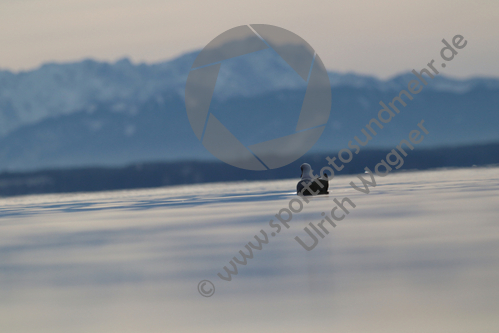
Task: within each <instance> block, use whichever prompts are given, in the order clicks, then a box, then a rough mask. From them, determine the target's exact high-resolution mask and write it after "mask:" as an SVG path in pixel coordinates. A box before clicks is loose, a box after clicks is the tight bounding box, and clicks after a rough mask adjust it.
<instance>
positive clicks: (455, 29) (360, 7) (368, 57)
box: [0, 0, 499, 78]
mask: <svg viewBox="0 0 499 333" xmlns="http://www.w3.org/2000/svg"><path fill="white" fill-rule="evenodd" d="M252 23H266V24H272V25H277V26H280V27H282V28H286V29H288V30H291V31H293V32H294V33H296V34H298V35H300V36H301V37H303V38H304V39H305V40H307V41H308V42H309V43H310V44H311V45H312V47H314V49H315V50H316V51H317V52H318V54H319V55H320V56H321V58H322V59H323V61H324V63H325V65H326V67H327V68H328V69H331V70H337V71H341V72H346V71H354V72H357V73H364V74H374V75H377V76H380V77H383V78H386V77H389V76H392V75H395V74H397V73H400V72H402V71H406V70H411V69H412V68H419V67H423V66H425V65H426V63H427V62H428V61H429V60H431V59H433V58H437V57H438V56H439V55H438V54H439V51H440V49H441V47H442V43H441V40H442V38H446V39H447V40H451V38H452V37H453V36H454V35H456V34H461V35H463V36H464V37H465V38H466V40H467V41H468V45H467V46H466V48H464V49H463V50H461V51H460V52H459V55H458V56H457V57H456V59H454V60H453V61H452V63H449V66H447V68H446V69H445V73H446V74H448V75H451V76H459V77H469V76H476V75H485V76H499V64H498V60H497V59H499V1H498V0H481V1H462V0H443V1H438V0H419V1H400V0H397V1H390V0H376V1H359V0H348V1H347V0H345V1H331V0H325V1H321V0H316V1H303V0H292V1H287V2H284V1H277V0H252V1H234V0H232V1H223V0H211V1H202V0H182V1H178V0H163V1H161V0H141V1H138V0H79V1H74V0H2V1H1V2H0V45H1V52H0V68H2V69H10V70H16V71H17V70H25V69H32V68H35V67H37V66H39V65H40V64H42V63H45V62H49V61H51V62H54V61H56V62H63V61H64V62H67V61H77V60H81V59H83V58H94V59H98V60H106V61H115V60H117V59H119V58H122V57H125V56H126V57H130V58H131V59H132V60H133V61H134V62H147V63H151V62H157V61H161V60H166V59H170V58H172V57H175V56H178V55H180V54H182V53H184V52H188V51H192V50H195V49H198V48H202V47H203V46H204V45H205V44H207V43H208V42H209V41H210V40H211V39H213V38H214V37H216V36H217V35H218V34H220V33H222V32H224V31H225V30H228V29H230V28H232V27H234V26H238V25H242V24H252Z"/></svg>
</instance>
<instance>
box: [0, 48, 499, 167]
mask: <svg viewBox="0 0 499 333" xmlns="http://www.w3.org/2000/svg"><path fill="white" fill-rule="evenodd" d="M197 54H198V52H192V53H187V54H185V55H182V56H180V57H178V58H176V59H173V60H170V61H165V62H160V63H157V64H150V65H148V64H133V63H131V62H130V61H129V60H128V59H126V58H124V59H121V60H119V61H117V62H115V63H106V62H98V61H93V60H84V61H80V62H74V63H64V64H56V63H48V64H45V65H43V66H41V67H40V68H38V69H35V70H31V71H25V72H19V73H13V72H10V71H6V70H3V71H0V170H5V169H12V170H18V169H36V168H47V167H71V166H81V165H115V164H124V163H131V162H137V161H141V160H165V159H166V160H170V159H171V160H176V159H177V160H178V159H182V158H185V159H196V158H202V159H206V158H211V155H209V153H207V152H205V151H204V148H203V147H202V146H201V145H200V144H199V142H197V140H196V138H195V136H194V135H193V133H192V131H191V130H190V126H189V123H188V121H187V117H186V115H185V108H184V106H183V93H184V88H185V82H186V78H187V75H188V73H189V70H190V68H191V65H192V63H193V62H194V59H195V58H196V55H197ZM257 57H258V58H257ZM329 78H330V81H331V87H332V89H333V112H332V116H331V117H330V120H329V123H328V126H329V128H330V129H331V134H330V135H329V136H328V134H327V131H325V134H324V135H323V136H324V137H325V138H321V141H320V142H318V145H317V147H316V149H322V150H325V149H337V148H338V147H343V146H344V145H345V142H344V141H345V140H347V141H348V140H349V139H351V138H350V136H352V135H350V136H349V135H347V132H348V131H350V130H351V131H355V129H357V128H358V129H359V130H360V128H361V127H362V126H363V125H364V123H365V122H366V121H368V120H369V119H370V118H372V117H373V116H375V115H376V113H377V104H378V102H379V100H380V99H383V98H386V99H388V98H390V100H391V98H392V97H393V94H394V93H398V91H400V90H401V89H404V88H405V87H407V82H408V81H410V80H412V79H413V78H414V76H413V75H412V74H411V73H403V74H401V75H398V76H396V77H393V78H391V79H388V80H379V79H377V78H375V77H372V76H365V75H358V74H353V73H347V74H342V73H334V72H330V73H329ZM304 87H305V85H304V82H302V81H300V80H298V79H297V78H296V73H294V72H292V70H290V68H289V67H288V66H287V64H286V63H284V62H283V61H282V59H279V58H276V57H275V56H274V55H273V54H272V53H270V52H261V51H260V52H255V54H254V55H252V56H250V57H238V58H234V59H231V60H229V61H227V62H224V64H223V66H222V69H221V71H220V75H219V78H218V81H217V87H216V90H215V95H214V100H216V101H218V102H217V103H219V104H220V105H222V104H224V103H225V104H224V105H228V104H230V105H232V106H231V107H232V108H235V107H238V105H239V107H240V105H241V103H243V105H246V106H247V105H253V104H254V105H255V106H261V105H260V104H259V103H261V101H262V96H265V98H270V99H276V100H279V101H283V98H284V102H283V106H282V107H287V106H286V103H288V102H289V101H290V100H292V98H286V96H288V95H289V94H291V95H289V96H293V93H292V91H301V90H303V89H304ZM497 95H499V80H498V79H493V78H473V79H467V80H456V79H451V78H449V77H445V76H442V75H439V76H437V77H436V78H435V79H434V80H432V82H431V84H430V85H428V86H427V88H425V93H424V94H421V95H419V96H421V98H419V97H418V98H419V99H420V100H419V101H418V102H417V103H414V104H415V105H414V106H411V107H412V108H414V109H415V110H416V109H418V110H419V108H422V109H421V110H422V111H421V112H422V113H427V112H430V114H429V115H431V114H433V115H435V112H437V113H445V114H448V115H449V117H450V118H449V119H450V121H451V123H452V122H455V123H456V124H461V123H463V122H468V121H470V120H471V119H478V121H479V122H480V124H482V125H483V126H481V125H479V126H475V127H473V133H471V132H470V133H467V134H465V135H464V136H463V135H462V134H461V135H457V134H456V133H455V134H456V135H455V136H452V135H451V132H453V131H452V127H450V129H442V130H441V131H440V132H441V133H440V134H436V135H435V136H436V137H440V138H441V140H437V139H436V140H435V142H433V143H432V144H434V145H438V144H441V145H442V144H453V143H456V144H466V143H474V142H483V141H495V140H499V135H498V134H497V130H494V128H495V129H497V125H499V122H498V121H497V119H498V118H497V114H498V112H497V111H498V107H497V97H496V96H497ZM289 96H288V97H289ZM266 105H268V103H267V104H266ZM335 110H336V111H341V112H340V114H336V115H335ZM408 110H409V108H408ZM267 111H268V110H267ZM258 112H264V111H258ZM258 112H257V113H258ZM411 112H412V111H411ZM473 115H474V116H473ZM255 116H256V115H255ZM473 117H474V118H473ZM437 118H438V117H437ZM440 118H442V117H440ZM440 118H439V119H440ZM274 123H275V122H274ZM274 125H275V124H274ZM491 126H492V127H491ZM399 127H401V128H405V127H406V126H405V125H403V124H401V125H400V126H399ZM262 130H263V129H262ZM266 130H270V129H266ZM455 130H458V129H455ZM277 131H278V130H277ZM342 131H343V132H344V133H343V134H341V133H342ZM400 131H401V132H403V131H402V129H401V130H400ZM395 132H396V133H398V132H399V131H395ZM395 132H394V133H391V134H390V135H392V136H393V135H394V134H395ZM443 133H447V134H445V135H444V134H443ZM256 134H258V133H256ZM256 134H255V135H256ZM342 135H343V136H342ZM355 135H357V132H355ZM390 137H391V136H390ZM389 142H390V139H389V138H388V137H387V138H386V140H384V139H381V140H379V142H377V143H374V145H376V146H387V145H388V144H389Z"/></svg>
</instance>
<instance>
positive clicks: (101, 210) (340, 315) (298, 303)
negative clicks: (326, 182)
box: [0, 168, 499, 333]
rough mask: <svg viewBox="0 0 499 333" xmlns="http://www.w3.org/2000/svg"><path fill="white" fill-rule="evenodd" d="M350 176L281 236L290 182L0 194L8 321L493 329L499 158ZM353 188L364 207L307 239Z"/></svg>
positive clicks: (498, 293)
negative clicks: (366, 183) (259, 242)
mask: <svg viewBox="0 0 499 333" xmlns="http://www.w3.org/2000/svg"><path fill="white" fill-rule="evenodd" d="M352 180H353V181H356V183H357V185H360V181H359V179H358V178H356V177H355V176H344V177H337V178H335V179H334V180H332V181H331V185H330V192H331V194H330V195H328V196H321V197H316V198H312V199H311V200H310V203H308V204H305V205H304V207H303V210H302V211H301V212H300V213H297V214H294V215H293V218H292V220H291V222H289V225H290V228H289V229H286V228H282V230H281V232H280V233H278V234H276V235H275V236H272V235H271V232H272V231H275V230H276V229H273V228H271V227H270V226H269V220H271V219H274V220H276V218H275V217H274V215H275V214H276V213H277V212H278V211H279V210H280V209H281V208H284V207H288V203H289V201H290V200H291V199H293V198H296V195H294V193H293V191H294V189H295V186H296V181H297V180H289V181H275V182H247V183H230V184H205V185H196V186H183V187H172V188H160V189H148V190H134V191H115V192H100V193H81V194H64V195H36V196H24V197H13V198H5V199H1V200H0V331H1V332H51V333H54V332H65V333H67V332H120V333H123V332H226V331H232V332H304V331H305V332H311V331H318V332H325V331H327V332H330V331H338V332H384V333H386V332H404V333H407V332H418V333H420V332H427V333H428V332H453V333H457V332H497V331H499V315H498V314H499V255H498V254H499V168H489V169H485V168H472V169H459V170H445V171H429V172H410V173H398V174H393V175H388V176H386V177H385V178H378V179H377V181H378V186H376V187H375V188H372V189H371V193H370V194H363V193H361V192H358V191H355V190H353V189H352V188H351V187H350V185H349V182H350V181H352ZM344 197H349V198H350V199H351V200H352V201H353V202H354V203H355V204H356V207H355V209H349V210H350V214H348V215H347V216H346V217H345V219H344V220H342V221H340V222H337V226H336V228H332V227H331V226H329V227H328V229H329V232H330V233H329V234H328V235H324V238H320V237H318V244H317V246H316V247H315V248H314V249H313V250H311V251H306V250H304V248H303V247H302V246H300V244H298V242H297V241H296V240H295V237H296V236H299V237H301V238H302V239H303V240H305V239H307V240H308V241H309V242H311V239H310V238H307V234H306V232H304V227H306V226H307V225H308V223H309V222H313V223H315V224H317V223H318V222H320V221H321V219H322V216H321V213H322V212H330V211H331V209H332V208H333V207H334V206H336V204H335V203H334V201H333V200H334V199H335V198H337V199H339V200H341V199H342V198H344ZM328 214H329V213H328ZM309 228H310V227H309ZM260 230H264V231H265V232H266V234H267V236H268V244H264V245H263V248H262V250H253V255H254V256H253V258H252V259H248V262H247V264H246V265H245V266H241V265H238V266H237V267H238V274H237V275H235V276H233V278H232V281H230V282H229V281H224V280H222V279H221V278H219V277H218V276H217V273H223V274H224V275H226V273H225V271H224V270H223V267H224V266H228V267H229V268H232V266H230V263H229V261H230V260H233V259H232V258H233V257H234V256H236V257H237V258H239V259H240V260H241V255H240V254H239V253H238V252H239V251H240V250H245V252H247V250H246V249H245V248H244V245H245V244H247V243H248V242H249V241H252V242H253V243H255V244H256V242H255V239H254V238H253V237H254V235H257V234H259V235H260V237H261V238H263V236H262V234H261V233H260ZM205 279H206V280H210V281H211V282H212V283H213V284H214V286H215V293H214V294H213V296H211V297H202V296H201V295H200V294H199V293H198V283H199V282H200V281H201V280H205ZM208 286H209V285H206V286H205V287H206V289H209V288H208Z"/></svg>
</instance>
